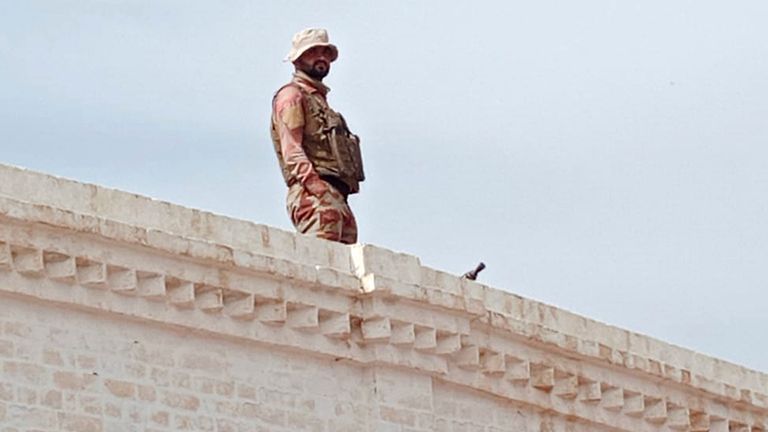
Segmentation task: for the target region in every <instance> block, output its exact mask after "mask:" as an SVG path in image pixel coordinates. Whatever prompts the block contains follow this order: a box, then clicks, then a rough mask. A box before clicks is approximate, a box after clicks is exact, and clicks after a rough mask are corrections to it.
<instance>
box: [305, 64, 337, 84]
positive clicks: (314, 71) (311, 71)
mask: <svg viewBox="0 0 768 432" xmlns="http://www.w3.org/2000/svg"><path fill="white" fill-rule="evenodd" d="M302 70H303V71H304V72H305V73H306V74H307V75H309V76H311V77H312V78H314V79H316V80H322V79H323V78H325V77H326V75H328V72H330V71H331V65H330V63H328V62H325V61H322V60H318V61H316V62H314V63H312V64H311V65H307V66H305V67H304V68H302Z"/></svg>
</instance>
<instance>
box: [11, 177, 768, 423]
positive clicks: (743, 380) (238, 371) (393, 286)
mask: <svg viewBox="0 0 768 432" xmlns="http://www.w3.org/2000/svg"><path fill="white" fill-rule="evenodd" d="M767 424H768V375H765V374H763V373H760V372H756V371H752V370H749V369H746V368H742V367H740V366H737V365H734V364H731V363H728V362H725V361H721V360H718V359H715V358H711V357H708V356H705V355H702V354H698V353H695V352H693V351H689V350H686V349H683V348H679V347H676V346H672V345H669V344H666V343H664V342H661V341H659V340H655V339H652V338H649V337H646V336H643V335H639V334H636V333H633V332H630V331H626V330H623V329H619V328H616V327H612V326H609V325H605V324H602V323H599V322H596V321H593V320H590V319H588V318H585V317H582V316H579V315H576V314H573V313H570V312H567V311H564V310H561V309H558V308H555V307H552V306H549V305H545V304H542V303H539V302H536V301H533V300H529V299H526V298H522V297H519V296H516V295H514V294H511V293H508V292H504V291H501V290H498V289H494V288H491V287H488V286H484V285H482V284H479V283H475V282H472V281H467V280H463V279H460V278H458V277H456V276H454V275H451V274H447V273H444V272H441V271H438V270H435V269H431V268H429V267H426V266H423V265H421V263H420V262H419V260H418V259H417V258H416V257H413V256H410V255H405V254H400V253H395V252H392V251H389V250H385V249H381V248H377V247H375V246H370V245H353V246H345V245H342V244H338V243H332V242H326V241H321V240H317V239H314V238H308V237H305V236H299V235H295V234H293V233H288V232H285V231H281V230H278V229H275V228H271V227H268V226H264V225H258V224H254V223H250V222H246V221H241V220H236V219H231V218H227V217H223V216H218V215H213V214H210V213H206V212H202V211H197V210H192V209H188V208H184V207H181V206H176V205H172V204H169V203H164V202H160V201H155V200H151V199H149V198H145V197H141V196H138V195H133V194H129V193H125V192H120V191H116V190H111V189H106V188H100V187H97V186H93V185H85V184H81V183H77V182H74V181H69V180H64V179H60V178H55V177H51V176H47V175H44V174H39V173H34V172H29V171H26V170H21V169H17V168H13V167H8V166H0V432H22V431H24V432H26V431H29V432H31V431H73V432H102V431H104V432H122V431H155V432H160V431H177V430H191V431H210V432H214V431H217V432H251V431H275V432H283V431H285V432H287V431H316V432H360V431H365V432H373V431H387V432H389V431H392V432H394V431H398V432H406V431H407V432H425V431H456V432H458V431H462V432H464V431H472V432H481V431H482V432H502V431H506V432H528V431H530V432H566V431H568V432H582V431H583V432H586V431H632V432H645V431H648V432H650V431H695V432H704V431H711V432H763V431H765V430H766V425H767Z"/></svg>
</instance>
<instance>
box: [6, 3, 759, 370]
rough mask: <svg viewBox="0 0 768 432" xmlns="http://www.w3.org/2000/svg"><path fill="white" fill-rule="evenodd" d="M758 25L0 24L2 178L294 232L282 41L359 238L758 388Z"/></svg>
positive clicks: (644, 17)
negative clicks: (715, 367)
mask: <svg viewBox="0 0 768 432" xmlns="http://www.w3.org/2000/svg"><path fill="white" fill-rule="evenodd" d="M767 22H768V2H765V1H764V0H751V1H747V0H743V1H740V0H736V1H732V2H722V1H707V0H704V1H678V0H649V1H645V2H618V1H609V0H603V1H600V0H583V1H579V2H573V1H552V0H541V1H536V2H519V1H504V2H502V1H493V2H491V1H487V2H446V1H422V2H406V1H392V2H373V1H319V0H312V1H309V0H306V1H285V2H256V1H244V0H228V1H225V2H211V1H209V2H201V1H190V0H185V1H180V0H163V1H157V0H154V1H149V0H130V1H129V0H124V1H121V0H98V1H97V0H92V1H85V0H50V1H41V0H27V1H13V0H0V162H3V163H10V164H14V165H19V166H23V167H27V168H31V169H35V170H39V171H44V172H48V173H52V174H56V175H62V176H66V177H70V178H74V179H77V180H80V181H87V182H93V183H98V184H102V185H107V186H111V187H117V188H120V189H124V190H128V191H131V192H136V193H140V194H144V195H149V196H152V197H155V198H158V199H163V200H168V201H172V202H176V203H179V204H183V205H187V206H192V207H198V208H203V209H206V210H209V211H213V212H216V213H222V214H226V215H231V216H235V217H240V218H244V219H249V220H253V221H256V222H259V223H265V224H269V225H273V226H278V227H282V228H285V229H291V226H290V223H289V221H288V218H287V215H286V214H285V210H284V201H285V198H284V197H285V187H284V185H283V184H282V180H281V178H280V174H279V172H278V169H277V162H276V160H275V156H274V154H273V151H272V148H271V143H270V141H269V136H268V132H267V129H268V117H269V108H270V107H269V105H270V100H271V97H272V94H273V92H274V91H275V90H276V89H277V88H278V87H279V86H280V85H282V84H283V83H284V82H286V81H287V79H288V78H289V76H290V73H291V67H290V65H288V64H284V63H282V62H281V60H282V58H283V57H284V56H285V54H286V52H287V51H288V48H289V43H290V38H291V36H292V35H293V33H295V32H296V31H298V30H300V29H302V28H305V27H309V26H323V27H326V28H328V30H329V32H330V36H331V39H332V41H333V42H334V43H336V44H337V45H338V47H339V50H340V57H339V60H338V62H336V63H334V64H333V68H332V70H331V75H330V76H329V77H328V78H327V79H326V82H327V84H328V85H329V86H330V87H331V88H332V89H333V91H332V92H331V94H330V96H329V98H330V102H331V104H332V106H334V107H335V108H336V109H337V110H339V111H341V112H342V113H344V114H345V117H347V120H348V122H349V124H350V127H351V128H352V130H353V131H355V132H356V133H357V134H359V135H360V136H361V137H362V140H363V151H364V154H363V156H364V159H365V163H366V171H367V175H368V180H367V181H366V182H365V183H364V184H363V190H362V193H361V194H360V195H359V196H355V197H353V198H352V199H351V203H352V206H353V209H354V211H355V213H356V215H357V218H358V223H359V225H360V231H361V232H360V239H361V241H362V242H365V243H373V244H377V245H380V246H384V247H388V248H391V249H395V250H399V251H404V252H407V253H411V254H414V255H417V256H419V257H420V258H421V260H422V262H423V263H425V264H426V265H430V266H432V267H436V268H440V269H442V270H446V271H450V272H453V273H457V274H460V273H463V272H464V271H466V270H469V269H470V268H472V267H473V266H474V265H475V264H476V263H477V262H478V261H479V260H483V261H485V262H486V263H487V264H488V269H487V270H486V271H485V272H484V273H482V275H481V281H482V282H484V283H487V284H490V285H493V286H495V287H498V288H502V289H506V290H509V291H512V292H515V293H518V294H521V295H524V296H527V297H532V298H535V299H539V300H542V301H545V302H547V303H550V304H554V305H557V306H559V307H563V308H565V309H569V310H572V311H575V312H577V313H580V314H583V315H586V316H589V317H592V318H595V319H598V320H601V321H604V322H607V323H610V324H615V325H618V326H621V327H625V328H628V329H631V330H634V331H638V332H641V333H645V334H649V335H652V336H655V337H658V338H660V339H663V340H665V341H669V342H672V343H675V344H678V345H682V346H685V347H688V348H692V349H695V350H697V351H701V352H704V353H707V354H710V355H714V356H718V357H721V358H724V359H727V360H731V361H734V362H737V363H741V364H744V365H746V366H750V367H753V368H757V369H761V370H763V371H768V336H766V330H768V313H766V310H768V308H767V307H766V305H768V224H767V223H766V221H768V194H767V193H766V190H767V189H768V170H766V160H767V159H768V147H767V146H766V144H768V123H767V122H766V118H768V26H766V23H767Z"/></svg>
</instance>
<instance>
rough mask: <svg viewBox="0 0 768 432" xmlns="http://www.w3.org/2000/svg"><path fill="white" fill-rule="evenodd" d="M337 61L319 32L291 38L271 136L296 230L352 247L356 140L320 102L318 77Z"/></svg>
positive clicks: (322, 89) (359, 167)
mask: <svg viewBox="0 0 768 432" xmlns="http://www.w3.org/2000/svg"><path fill="white" fill-rule="evenodd" d="M337 57H338V50H337V48H336V46H335V45H333V44H331V43H329V42H328V33H327V32H326V31H325V30H323V29H307V30H302V31H300V32H298V33H296V35H294V37H293V41H292V48H291V51H290V53H288V57H287V58H286V61H290V62H292V63H293V65H294V66H295V72H294V74H293V79H292V80H291V82H289V83H288V84H286V85H284V86H283V87H281V88H280V89H279V90H278V91H277V93H276V94H275V97H274V98H273V100H272V127H271V132H272V142H273V144H274V147H275V152H276V153H277V159H278V162H279V163H280V169H281V170H282V173H283V177H284V178H285V182H286V184H287V185H288V198H287V210H288V214H289V215H290V217H291V221H292V222H293V225H294V226H295V227H296V230H297V231H299V232H300V233H303V234H309V235H314V236H316V237H319V238H324V239H327V240H332V241H338V242H341V243H346V244H352V243H355V242H357V224H356V222H355V216H354V215H353V214H352V210H351V209H350V208H349V204H348V203H347V197H348V196H349V195H350V194H353V193H357V192H358V191H359V190H360V182H361V181H363V180H364V175H363V163H362V158H361V156H360V139H359V138H358V137H357V135H354V134H353V133H352V132H350V131H349V128H348V127H347V123H346V122H345V121H344V117H342V116H341V114H339V113H337V112H336V111H334V110H332V109H331V108H330V107H329V106H328V102H327V101H326V95H327V93H328V91H329V90H330V89H329V88H328V87H326V86H325V85H324V84H323V78H325V76H326V75H328V72H329V71H330V69H331V63H332V62H333V61H335V60H336V58H337Z"/></svg>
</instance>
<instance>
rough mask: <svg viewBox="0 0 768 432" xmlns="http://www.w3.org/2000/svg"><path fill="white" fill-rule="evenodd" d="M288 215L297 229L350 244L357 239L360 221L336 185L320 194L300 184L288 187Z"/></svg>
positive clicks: (304, 232)
mask: <svg viewBox="0 0 768 432" xmlns="http://www.w3.org/2000/svg"><path fill="white" fill-rule="evenodd" d="M286 207H287V210H288V214H289V215H290V216H291V222H293V226H295V227H296V230H297V231H298V232H300V233H302V234H308V235H313V236H315V237H319V238H323V239H326V240H331V241H337V242H341V243H346V244H353V243H356V242H357V222H355V215H353V214H352V209H350V208H349V204H347V200H346V198H345V197H344V195H342V194H341V193H340V192H339V191H338V190H337V189H336V188H334V187H333V186H331V185H330V184H329V185H328V192H326V193H325V195H323V196H321V197H319V198H318V197H316V196H314V195H312V194H311V193H309V191H308V190H306V189H304V187H302V186H301V184H299V183H296V184H294V185H292V186H291V187H289V188H288V198H287V199H286Z"/></svg>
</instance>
